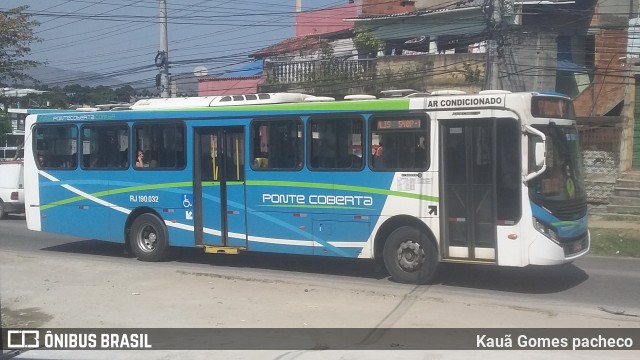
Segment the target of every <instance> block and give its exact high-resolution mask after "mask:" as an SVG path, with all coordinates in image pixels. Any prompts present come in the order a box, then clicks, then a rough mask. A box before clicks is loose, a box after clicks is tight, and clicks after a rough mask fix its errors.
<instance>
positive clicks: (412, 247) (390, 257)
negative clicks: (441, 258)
mask: <svg viewBox="0 0 640 360" xmlns="http://www.w3.org/2000/svg"><path fill="white" fill-rule="evenodd" d="M382 258H383V260H384V265H385V267H386V268H387V271H388V272H389V274H390V275H391V277H392V278H393V279H394V280H396V281H398V282H401V283H407V284H426V283H428V282H431V281H432V280H433V278H434V277H435V275H436V271H437V268H438V250H437V248H436V246H435V244H434V242H433V241H431V240H430V239H429V238H428V237H427V235H425V234H423V233H421V232H420V230H418V229H417V228H415V227H413V226H402V227H399V228H397V229H396V230H394V231H393V232H392V233H391V234H390V235H389V237H388V238H387V240H386V241H385V244H384V249H383V250H382Z"/></svg>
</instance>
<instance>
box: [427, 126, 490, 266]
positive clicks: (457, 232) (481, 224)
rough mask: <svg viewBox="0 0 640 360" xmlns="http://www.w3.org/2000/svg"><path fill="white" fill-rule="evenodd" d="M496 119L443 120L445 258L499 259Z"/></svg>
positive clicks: (442, 179)
mask: <svg viewBox="0 0 640 360" xmlns="http://www.w3.org/2000/svg"><path fill="white" fill-rule="evenodd" d="M495 133H496V130H495V120H494V119H473V120H465V121H458V120H456V121H446V120H443V121H441V125H440V138H441V145H442V146H441V149H442V151H441V176H442V178H441V184H442V191H443V194H442V201H443V209H442V211H443V217H442V221H443V226H442V227H441V228H442V232H443V234H442V235H443V236H442V239H444V241H443V247H442V248H443V258H445V259H461V260H462V259H464V260H477V261H483V262H485V261H488V262H495V260H496V195H495V194H496V190H495V189H496V176H495V174H496V161H495V159H496V151H495V149H496V146H495V143H496V141H495Z"/></svg>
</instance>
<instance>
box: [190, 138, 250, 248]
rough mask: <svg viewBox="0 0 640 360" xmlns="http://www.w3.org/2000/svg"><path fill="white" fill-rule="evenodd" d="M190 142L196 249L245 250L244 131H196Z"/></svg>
mask: <svg viewBox="0 0 640 360" xmlns="http://www.w3.org/2000/svg"><path fill="white" fill-rule="evenodd" d="M194 140H195V141H194V170H193V177H194V178H193V193H194V214H193V216H194V225H195V229H194V232H195V237H196V239H195V240H196V245H199V246H212V247H220V249H218V250H215V248H213V249H214V250H213V251H214V252H234V251H233V250H234V249H233V248H235V250H237V249H239V248H246V246H247V231H246V210H245V209H246V206H245V205H246V204H245V185H246V183H245V166H244V156H245V144H244V143H245V129H244V127H242V126H220V127H197V128H195V134H194ZM225 248H226V249H225Z"/></svg>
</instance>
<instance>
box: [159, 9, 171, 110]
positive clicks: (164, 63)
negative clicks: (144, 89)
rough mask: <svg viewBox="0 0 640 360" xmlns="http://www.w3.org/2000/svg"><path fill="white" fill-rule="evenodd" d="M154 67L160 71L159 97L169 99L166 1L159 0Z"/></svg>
mask: <svg viewBox="0 0 640 360" xmlns="http://www.w3.org/2000/svg"><path fill="white" fill-rule="evenodd" d="M156 66H157V67H158V70H159V71H160V74H159V75H160V96H161V97H163V98H168V97H171V88H170V87H169V40H168V39H167V0H160V50H159V51H158V55H156Z"/></svg>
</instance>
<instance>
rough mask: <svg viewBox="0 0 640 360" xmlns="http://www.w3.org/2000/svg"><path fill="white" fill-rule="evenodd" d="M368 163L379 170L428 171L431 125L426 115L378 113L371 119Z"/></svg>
mask: <svg viewBox="0 0 640 360" xmlns="http://www.w3.org/2000/svg"><path fill="white" fill-rule="evenodd" d="M370 121H371V122H370V128H371V136H370V144H369V146H370V149H371V151H370V154H371V157H370V160H369V165H370V166H371V168H372V169H373V170H376V171H426V170H427V169H428V168H429V164H430V158H429V156H430V151H429V146H430V144H429V127H428V119H427V118H426V117H425V116H424V115H402V116H401V115H398V116H384V117H383V116H377V115H374V116H372V117H371V120H370Z"/></svg>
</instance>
